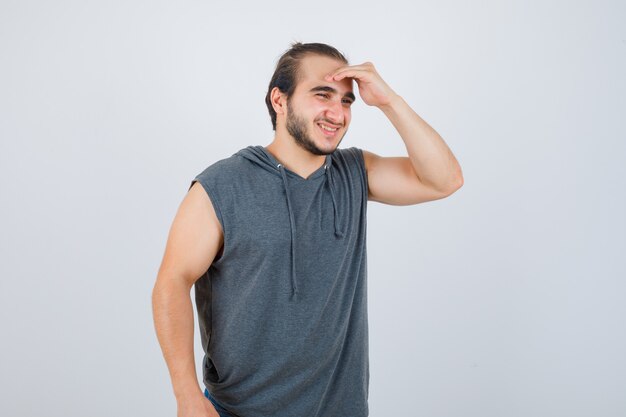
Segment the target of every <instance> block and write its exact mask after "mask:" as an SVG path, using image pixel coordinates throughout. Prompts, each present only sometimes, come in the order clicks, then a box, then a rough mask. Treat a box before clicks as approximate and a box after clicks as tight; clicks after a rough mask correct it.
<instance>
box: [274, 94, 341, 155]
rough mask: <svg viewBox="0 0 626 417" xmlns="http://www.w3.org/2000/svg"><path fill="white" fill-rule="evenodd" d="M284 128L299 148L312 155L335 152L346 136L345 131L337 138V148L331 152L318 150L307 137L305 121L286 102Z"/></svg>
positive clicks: (307, 130) (307, 131) (308, 136)
mask: <svg viewBox="0 0 626 417" xmlns="http://www.w3.org/2000/svg"><path fill="white" fill-rule="evenodd" d="M285 127H286V128H287V132H289V134H290V135H291V136H292V137H293V138H294V140H295V141H296V144H297V145H298V146H300V147H301V148H304V149H306V150H307V151H309V152H311V153H312V154H314V155H329V154H331V153H333V152H335V149H337V148H338V147H339V144H340V143H341V141H342V140H343V137H344V136H345V135H346V131H344V132H343V135H341V137H340V138H339V142H337V146H335V148H334V149H333V150H330V151H325V150H323V149H320V148H319V147H318V146H317V145H316V144H315V142H314V141H313V140H312V139H311V136H310V135H309V129H308V128H307V124H306V120H305V119H304V118H303V117H300V116H299V115H298V114H296V112H295V111H294V110H293V107H291V103H290V102H289V100H287V121H286V123H285Z"/></svg>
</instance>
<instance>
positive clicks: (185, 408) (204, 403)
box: [176, 395, 220, 417]
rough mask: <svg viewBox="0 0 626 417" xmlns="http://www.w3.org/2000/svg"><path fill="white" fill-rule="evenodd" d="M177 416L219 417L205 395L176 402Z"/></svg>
mask: <svg viewBox="0 0 626 417" xmlns="http://www.w3.org/2000/svg"><path fill="white" fill-rule="evenodd" d="M176 416H177V417H220V415H219V414H218V412H217V410H216V409H215V407H214V406H213V403H212V402H211V401H209V399H208V398H207V397H205V396H204V395H202V397H201V398H197V399H193V400H187V401H184V402H180V401H179V402H178V412H177V414H176Z"/></svg>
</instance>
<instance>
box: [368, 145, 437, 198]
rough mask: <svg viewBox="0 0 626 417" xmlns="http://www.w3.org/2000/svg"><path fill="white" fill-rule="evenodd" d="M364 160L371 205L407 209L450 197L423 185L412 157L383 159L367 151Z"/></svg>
mask: <svg viewBox="0 0 626 417" xmlns="http://www.w3.org/2000/svg"><path fill="white" fill-rule="evenodd" d="M363 158H364V160H365V167H366V170H367V182H368V200H370V201H377V202H380V203H384V204H390V205H395V206H406V205H411V204H418V203H423V202H426V201H432V200H438V199H440V198H444V197H447V196H448V195H449V193H444V192H442V191H440V190H437V189H435V188H433V187H430V186H428V185H426V184H424V183H422V182H421V181H420V179H419V177H418V176H417V174H416V173H415V170H414V169H413V165H412V164H411V160H410V159H409V158H408V157H381V156H378V155H376V154H375V153H372V152H369V151H366V150H363Z"/></svg>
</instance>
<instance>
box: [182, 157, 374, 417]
mask: <svg viewBox="0 0 626 417" xmlns="http://www.w3.org/2000/svg"><path fill="white" fill-rule="evenodd" d="M196 181H198V182H200V183H201V184H202V186H203V188H204V190H205V191H206V192H207V194H208V195H209V198H210V199H211V202H212V203H213V206H214V208H215V212H216V214H217V217H218V219H219V221H220V223H221V225H222V228H223V230H224V247H223V250H222V251H220V253H219V254H218V255H217V257H216V258H215V260H214V261H213V263H212V264H211V266H210V267H209V269H208V270H207V272H206V273H205V274H204V275H203V276H202V277H201V278H200V279H199V280H198V281H197V282H196V284H195V286H194V287H195V297H196V306H197V309H198V317H199V325H200V335H201V340H202V346H203V349H204V352H205V355H204V361H203V380H204V384H205V386H206V388H207V389H208V390H209V392H210V393H211V395H212V396H213V398H214V399H215V401H216V402H217V403H218V404H220V405H221V406H222V407H223V408H224V409H226V410H228V411H229V412H230V413H231V414H233V415H235V416H239V417H270V416H271V417H335V416H336V417H365V416H367V415H368V414H369V411H368V391H369V349H368V321H367V251H366V249H367V248H366V224H367V222H366V217H367V216H366V215H367V175H366V172H365V165H364V161H363V154H362V151H361V150H360V149H358V148H355V147H352V148H348V149H337V150H335V152H333V154H332V155H327V157H326V160H325V163H324V165H322V166H320V168H319V169H317V170H316V171H315V172H314V173H313V174H311V175H310V176H309V177H308V178H307V179H304V178H302V177H300V176H299V175H297V174H296V173H294V172H292V171H290V170H289V169H287V168H285V167H284V166H283V165H282V164H280V163H279V161H277V160H276V159H275V158H274V157H273V156H272V154H270V153H269V152H268V151H267V150H266V149H265V148H264V147H263V146H248V147H247V148H244V149H242V150H240V151H238V152H236V153H235V154H234V155H232V156H231V157H229V158H225V159H222V160H219V161H217V162H215V163H214V164H212V165H211V166H209V167H208V168H206V169H205V170H204V171H202V173H200V174H199V175H197V176H196V177H195V179H194V180H193V181H192V182H191V185H193V183H194V182H196ZM190 188H191V186H190Z"/></svg>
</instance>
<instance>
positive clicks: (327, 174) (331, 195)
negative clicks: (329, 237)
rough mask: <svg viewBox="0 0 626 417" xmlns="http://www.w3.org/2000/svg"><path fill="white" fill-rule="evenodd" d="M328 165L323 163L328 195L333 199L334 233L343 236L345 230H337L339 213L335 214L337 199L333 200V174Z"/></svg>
mask: <svg viewBox="0 0 626 417" xmlns="http://www.w3.org/2000/svg"><path fill="white" fill-rule="evenodd" d="M328 168H329V165H324V170H325V172H326V178H328V180H329V182H330V183H329V186H330V187H329V188H330V197H331V198H332V200H333V216H334V220H335V235H336V236H337V237H343V236H344V234H345V232H343V231H341V230H339V220H338V219H339V214H337V201H336V200H335V182H334V180H333V176H332V174H331V173H330V169H328Z"/></svg>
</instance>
